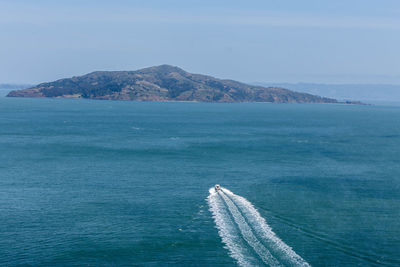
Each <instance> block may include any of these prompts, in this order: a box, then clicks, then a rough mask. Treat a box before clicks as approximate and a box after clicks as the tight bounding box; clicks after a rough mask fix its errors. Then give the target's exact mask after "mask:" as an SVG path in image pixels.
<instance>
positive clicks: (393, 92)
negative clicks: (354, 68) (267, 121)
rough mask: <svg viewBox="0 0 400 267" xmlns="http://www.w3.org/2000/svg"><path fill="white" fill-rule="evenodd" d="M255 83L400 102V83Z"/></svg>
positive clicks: (337, 96) (336, 96) (331, 95)
mask: <svg viewBox="0 0 400 267" xmlns="http://www.w3.org/2000/svg"><path fill="white" fill-rule="evenodd" d="M252 84H254V85H259V86H265V85H267V84H268V86H276V87H284V88H287V89H289V90H293V91H298V92H303V93H309V94H315V95H320V96H324V97H328V98H334V99H338V100H342V101H346V100H349V101H351V100H355V99H356V100H358V101H364V102H371V101H372V102H374V101H376V102H379V101H383V102H384V101H387V102H400V84H357V83H352V84H331V83H329V84H328V83H306V82H301V83H284V82H282V83H276V82H274V83H268V82H255V83H252Z"/></svg>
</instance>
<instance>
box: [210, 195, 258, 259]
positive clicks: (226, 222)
mask: <svg viewBox="0 0 400 267" xmlns="http://www.w3.org/2000/svg"><path fill="white" fill-rule="evenodd" d="M207 201H208V205H209V206H210V211H211V212H212V214H213V217H214V221H215V224H216V225H217V228H218V234H219V236H220V237H221V239H222V242H223V243H224V244H225V248H227V249H228V250H229V255H230V256H231V257H232V258H234V259H235V260H236V261H237V262H238V264H239V265H241V266H256V265H257V264H256V263H257V259H255V258H254V257H253V256H252V253H251V251H249V249H248V248H247V247H246V244H244V243H243V240H242V238H241V237H240V233H239V232H238V230H237V227H236V225H235V223H234V222H233V220H232V219H231V215H230V213H229V211H228V210H227V208H226V207H225V204H224V202H223V200H222V198H221V197H220V196H219V195H218V193H217V192H215V190H214V189H213V188H212V189H210V195H209V196H208V198H207Z"/></svg>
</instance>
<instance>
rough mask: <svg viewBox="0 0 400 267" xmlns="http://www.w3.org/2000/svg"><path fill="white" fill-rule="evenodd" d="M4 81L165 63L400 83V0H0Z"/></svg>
mask: <svg viewBox="0 0 400 267" xmlns="http://www.w3.org/2000/svg"><path fill="white" fill-rule="evenodd" d="M0 48H1V50H0V83H7V82H8V83H38V82H44V81H52V80H55V79H59V78H63V77H70V76H74V75H81V74H85V73H88V72H91V71H94V70H136V69H138V68H143V67H148V66H152V65H159V64H171V65H176V66H179V67H182V68H183V69H185V70H187V71H190V72H195V73H204V74H210V75H213V76H216V77H220V78H231V79H235V80H240V81H244V82H256V81H259V82H325V83H400V1H399V0H392V1H390V0H374V1H373V0H314V1H312V0H292V1H289V0H259V1H258V0H254V1H251V0H248V1H245V0H241V1H236V0H222V1H218V0H201V1H200V0H199V1H195V0H193V1H191V0H172V1H168V0H158V1H157V0H143V1H135V0H131V1H128V0H113V1H111V0H110V1H102V0H93V1H90V0H86V1H85V0H80V1H78V0H69V1H68V0H54V1H46V0H31V1H27V0H26V1H19V0H0Z"/></svg>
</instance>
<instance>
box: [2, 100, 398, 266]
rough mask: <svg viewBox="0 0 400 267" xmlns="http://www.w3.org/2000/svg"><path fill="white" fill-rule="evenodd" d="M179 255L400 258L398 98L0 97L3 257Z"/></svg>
mask: <svg viewBox="0 0 400 267" xmlns="http://www.w3.org/2000/svg"><path fill="white" fill-rule="evenodd" d="M215 184H221V186H222V187H223V189H222V192H215V190H214V189H213V187H214V185H215ZM210 188H211V189H210ZM167 265H169V266H238V265H241V266H248V265H259V266H263V265H271V266H309V265H311V266H400V107H399V106H397V107H395V106H357V105H317V104H313V105H307V104H264V103H242V104H210V103H157V102H123V101H93V100H77V99H26V98H5V97H0V266H167Z"/></svg>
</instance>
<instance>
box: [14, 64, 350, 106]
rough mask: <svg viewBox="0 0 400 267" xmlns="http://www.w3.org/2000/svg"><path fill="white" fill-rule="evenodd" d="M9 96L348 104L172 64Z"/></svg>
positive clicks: (105, 74)
mask: <svg viewBox="0 0 400 267" xmlns="http://www.w3.org/2000/svg"><path fill="white" fill-rule="evenodd" d="M7 96H8V97H54V98H55V97H56V98H85V99H104V100H138V101H198V102H272V103H346V104H353V103H358V102H339V101H337V100H335V99H332V98H325V97H320V96H316V95H311V94H307V93H299V92H294V91H291V90H288V89H284V88H279V87H262V86H253V85H248V84H244V83H241V82H237V81H233V80H224V79H217V78H214V77H211V76H206V75H201V74H193V73H189V72H186V71H184V70H182V69H180V68H178V67H174V66H170V65H161V66H154V67H150V68H145V69H140V70H136V71H96V72H92V73H89V74H86V75H83V76H76V77H72V78H66V79H61V80H57V81H54V82H48V83H41V84H39V85H37V86H34V87H31V88H28V89H23V90H15V91H11V92H10V93H9V94H8V95H7Z"/></svg>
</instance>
